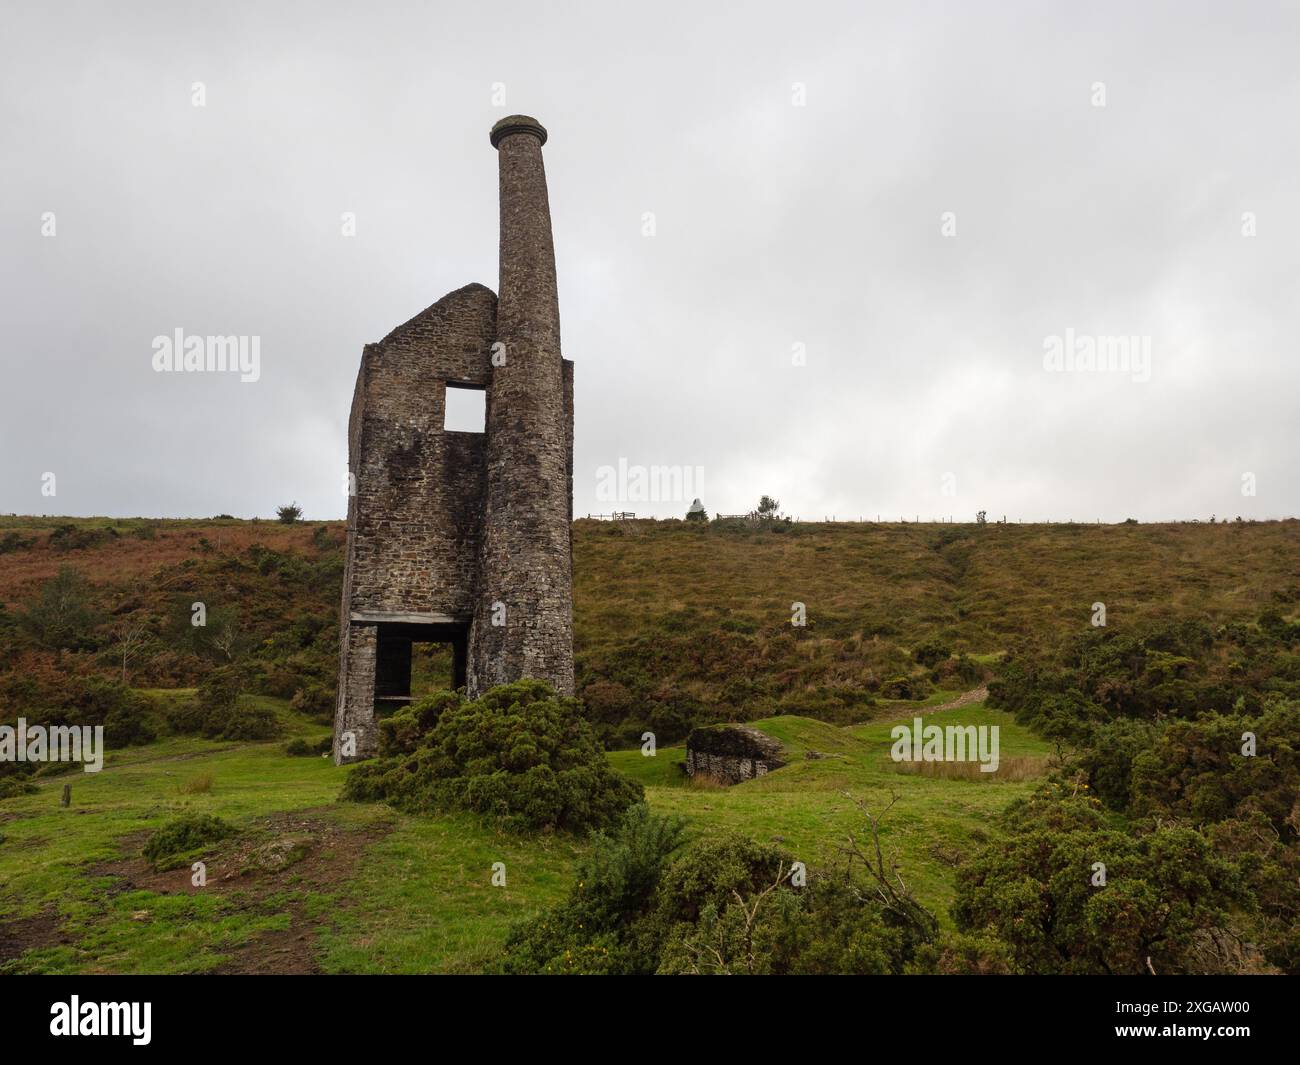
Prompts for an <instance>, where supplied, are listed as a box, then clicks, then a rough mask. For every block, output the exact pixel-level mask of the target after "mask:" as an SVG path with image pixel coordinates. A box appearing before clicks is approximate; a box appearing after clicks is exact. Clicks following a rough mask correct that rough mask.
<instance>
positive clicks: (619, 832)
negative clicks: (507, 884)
mask: <svg viewBox="0 0 1300 1065" xmlns="http://www.w3.org/2000/svg"><path fill="white" fill-rule="evenodd" d="M680 839H681V824H680V822H677V821H674V820H670V819H668V818H664V817H659V816H656V815H654V814H651V813H650V812H649V810H648V809H647V808H646V807H645V806H635V807H633V808H632V809H630V810H629V811H628V812H627V813H626V814H625V815H624V817H623V820H622V821H621V822H620V823H619V825H618V827H617V828H616V829H615V830H614V831H612V832H609V833H600V834H597V835H596V836H595V837H594V838H593V841H592V850H591V853H590V854H589V855H588V856H587V857H586V858H585V859H583V861H582V862H581V863H580V864H579V867H578V871H577V876H576V879H575V882H574V885H573V887H572V888H571V889H570V891H569V895H568V898H566V899H565V901H564V902H562V903H561V904H560V905H559V906H556V907H554V908H552V909H551V910H548V911H546V912H544V913H542V914H540V915H539V916H538V917H536V918H534V919H532V920H530V921H526V922H524V923H522V924H520V925H517V926H516V927H515V928H514V929H513V930H512V932H511V934H510V936H509V938H508V940H507V942H506V947H505V955H504V957H503V959H502V962H501V968H502V970H503V971H505V972H508V973H543V974H546V973H549V974H560V973H583V974H623V975H637V974H639V975H646V974H651V973H664V974H668V973H677V974H724V973H725V974H736V975H739V974H746V975H749V974H752V975H758V974H778V973H780V974H814V973H854V974H867V973H902V972H905V971H909V968H918V971H920V970H927V971H928V970H930V969H933V970H937V969H938V967H939V965H940V964H942V965H944V966H946V967H947V968H948V969H949V970H950V971H1005V969H1006V966H1007V963H1006V960H1005V955H1006V952H1005V950H1003V949H1001V948H999V947H998V946H997V945H989V944H988V943H986V942H984V941H983V940H974V939H972V940H971V942H963V943H960V944H956V945H952V944H944V947H943V949H942V950H941V949H939V948H938V947H935V948H934V951H933V957H932V958H931V957H929V956H926V957H923V956H922V955H920V954H919V950H920V948H921V947H923V946H926V947H929V946H931V944H932V942H934V941H935V937H934V936H933V935H932V934H931V932H930V928H931V926H932V922H933V918H931V917H930V916H929V915H928V914H925V912H924V911H921V910H918V911H917V913H919V914H921V915H922V916H923V920H922V921H921V922H920V923H918V922H917V921H915V920H913V919H912V918H913V916H915V915H904V914H902V913H901V912H899V911H897V910H894V909H891V908H890V907H889V906H886V905H882V904H881V902H880V899H881V896H880V895H878V894H876V893H874V892H873V891H872V890H871V889H870V888H869V887H867V886H865V885H863V884H862V883H861V882H860V880H859V878H858V877H856V876H849V875H848V874H847V872H846V873H842V874H840V875H836V876H830V877H817V876H810V878H809V880H808V883H807V884H806V885H804V886H799V887H796V886H794V884H792V883H791V874H792V872H793V870H794V863H793V859H792V858H791V856H790V855H789V854H787V853H786V852H785V851H784V850H783V849H782V848H780V847H777V846H775V845H773V844H769V843H759V842H757V841H755V840H752V839H749V838H747V837H745V836H742V835H738V834H735V833H727V834H723V835H719V836H714V837H709V838H706V839H703V840H700V841H698V842H696V843H694V844H693V845H691V846H689V847H686V848H682V847H681V846H680ZM972 943H975V944H976V947H978V949H976V947H972Z"/></svg>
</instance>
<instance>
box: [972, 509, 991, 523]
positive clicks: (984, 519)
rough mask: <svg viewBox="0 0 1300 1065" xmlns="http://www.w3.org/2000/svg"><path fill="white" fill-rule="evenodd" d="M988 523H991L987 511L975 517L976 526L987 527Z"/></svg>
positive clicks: (982, 511)
mask: <svg viewBox="0 0 1300 1065" xmlns="http://www.w3.org/2000/svg"><path fill="white" fill-rule="evenodd" d="M988 523H989V512H988V511H987V510H981V511H980V512H979V513H978V514H976V515H975V524H976V525H987V524H988Z"/></svg>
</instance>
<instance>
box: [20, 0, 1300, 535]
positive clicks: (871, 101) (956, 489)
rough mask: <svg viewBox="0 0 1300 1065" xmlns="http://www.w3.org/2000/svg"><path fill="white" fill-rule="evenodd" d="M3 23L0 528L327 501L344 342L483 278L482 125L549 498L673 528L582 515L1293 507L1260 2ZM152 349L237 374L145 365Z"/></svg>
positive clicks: (1289, 159) (136, 7)
mask: <svg viewBox="0 0 1300 1065" xmlns="http://www.w3.org/2000/svg"><path fill="white" fill-rule="evenodd" d="M0 10H2V11H3V22H2V24H0V192H2V195H0V292H3V304H4V314H3V317H2V318H0V340H2V341H3V350H4V371H5V374H4V384H3V386H2V388H0V454H2V456H3V458H2V459H0V511H3V512H5V513H9V512H16V513H20V514H32V513H34V514H46V513H49V514H76V515H95V514H104V515H113V516H130V515H155V516H206V515H213V514H217V513H222V512H225V513H231V514H234V515H237V516H253V515H262V516H269V515H271V514H273V512H274V508H275V507H276V505H277V504H281V503H285V502H288V501H289V500H294V499H296V500H297V501H298V502H299V503H300V504H302V506H303V507H304V508H305V511H306V514H307V516H308V517H309V518H336V517H340V516H342V515H343V513H344V511H345V502H346V500H345V496H344V495H343V493H342V483H343V471H344V470H345V468H346V453H347V442H346V427H347V416H348V406H349V402H350V399H351V395H352V389H353V385H354V383H355V379H356V372H357V367H358V363H359V360H360V357H361V349H362V346H363V345H364V344H365V343H367V342H371V341H376V340H379V339H381V338H382V337H383V336H384V335H385V334H386V333H387V332H388V331H389V330H390V329H392V328H393V327H394V326H396V325H398V324H400V323H401V322H404V321H405V320H406V319H408V318H409V317H411V316H412V315H413V314H415V313H417V312H418V311H420V310H421V309H422V308H424V307H426V306H428V305H429V304H430V303H432V302H434V301H435V300H436V299H438V298H439V297H441V296H442V295H443V294H445V293H446V292H448V291H450V290H452V289H455V288H459V287H460V286H462V285H464V284H466V283H468V282H470V281H480V282H482V283H484V284H487V285H489V286H490V287H493V288H495V287H496V281H497V249H496V239H497V172H496V166H497V161H496V154H495V152H494V151H493V150H492V148H491V146H490V145H489V143H488V137H487V133H488V129H489V128H490V126H491V124H492V123H493V122H494V121H496V120H497V119H498V118H501V117H502V116H504V115H506V114H511V113H516V112H521V113H525V114H531V115H535V116H537V117H538V118H539V119H540V120H541V121H542V122H543V123H544V124H545V125H546V126H547V128H548V129H549V131H550V141H549V142H548V144H547V146H546V148H545V157H546V165H547V171H548V179H549V184H550V195H551V206H552V215H553V224H554V230H555V244H556V252H557V263H558V271H559V285H560V309H561V317H562V323H563V346H564V354H565V356H566V357H568V358H571V359H572V360H573V361H574V362H575V364H576V381H577V409H576V437H577V444H576V459H575V477H574V493H575V504H574V508H575V511H576V512H577V513H578V514H585V513H587V512H589V511H591V512H608V511H610V510H611V509H625V510H632V511H636V512H638V513H640V514H651V513H654V514H658V515H660V516H667V515H677V514H681V513H682V512H683V510H684V503H682V502H680V501H676V500H670V501H661V502H648V501H640V500H636V499H634V498H633V499H623V500H619V501H616V502H614V503H611V502H609V501H606V500H605V499H603V498H600V497H599V496H598V488H599V487H600V485H601V480H600V477H599V476H598V470H599V468H600V467H602V466H617V464H618V463H619V460H620V459H621V460H624V461H625V462H626V463H627V464H628V466H629V467H638V466H639V467H645V468H648V467H652V466H677V467H686V468H690V469H692V470H695V469H697V468H698V469H700V470H702V471H703V487H702V488H701V489H699V491H697V492H692V493H691V494H699V495H701V496H702V497H703V500H704V503H705V505H706V507H708V509H709V511H710V512H715V511H721V512H724V513H730V512H739V511H743V510H747V509H749V508H751V507H752V506H753V505H754V503H755V501H756V500H757V498H758V496H759V495H760V494H761V493H764V492H766V493H769V494H771V495H773V496H776V497H777V498H778V499H780V501H781V503H782V508H783V509H784V510H786V511H788V512H789V513H791V514H795V515H800V516H802V517H804V518H816V519H820V518H822V517H823V516H829V515H836V516H839V517H857V516H859V515H861V516H870V517H874V516H875V515H877V514H880V515H881V516H882V517H885V518H894V519H897V518H898V517H900V516H906V517H907V518H908V520H911V519H912V518H914V517H916V516H920V517H921V518H922V519H923V520H927V519H929V518H932V517H937V516H939V515H943V516H947V515H949V514H951V515H953V516H954V517H956V519H957V520H970V519H972V518H973V516H974V514H975V512H976V511H977V510H980V509H985V510H987V511H988V512H989V513H990V515H991V516H993V517H1000V516H1001V515H1003V514H1006V515H1007V516H1008V517H1009V518H1011V519H1012V520H1015V519H1017V518H1019V519H1024V520H1037V519H1054V520H1064V519H1069V518H1073V519H1076V520H1077V519H1086V520H1095V519H1097V518H1100V519H1102V520H1107V521H1116V520H1122V519H1123V518H1125V517H1130V516H1131V517H1135V518H1139V519H1144V520H1145V519H1161V518H1182V517H1186V518H1191V517H1200V518H1202V519H1205V518H1208V517H1209V515H1210V514H1212V513H1216V514H1218V515H1220V516H1223V515H1228V516H1236V515H1238V514H1241V515H1243V516H1247V517H1251V516H1255V517H1269V516H1274V517H1276V516H1284V515H1295V514H1297V513H1298V512H1300V463H1298V462H1297V456H1298V455H1300V447H1298V446H1297V445H1298V444H1300V417H1298V416H1297V413H1298V408H1300V360H1298V359H1297V344H1298V338H1300V299H1298V298H1297V297H1298V296H1300V205H1298V204H1297V190H1298V188H1300V185H1298V184H1297V182H1298V180H1300V149H1298V147H1297V138H1298V136H1300V62H1297V41H1300V14H1298V13H1297V8H1296V6H1295V5H1287V6H1285V7H1284V6H1282V5H1274V4H1252V3H1245V4H1241V3H1234V4H1226V3H1224V4H1206V5H1197V4H1192V3H1177V4H1168V5H1165V4H1134V3H1132V2H1125V3H1114V4H1112V3H1090V4H1079V3H1075V2H1070V3H1056V4H1043V3H1032V4H1031V3H1025V4H1012V3H970V2H961V3H950V4H912V3H908V4H898V3H887V4H880V5H867V4H863V3H861V2H852V3H844V4H809V3H802V2H801V3H789V2H785V3H779V4H766V5H755V4H748V5H745V6H744V7H743V8H741V7H739V6H736V5H712V4H708V3H701V2H698V0H697V2H692V3H686V4H680V5H677V4H672V3H654V4H645V5H638V6H636V7H630V6H627V5H618V4H612V3H608V2H599V3H591V4H553V5H551V4H540V3H537V2H535V0H534V2H531V3H502V2H498V3H494V4H490V5H486V6H485V5H481V4H450V3H386V2H383V0H375V2H372V3H369V4H365V5H359V4H342V3H336V4H331V3H320V2H313V3H302V4H291V3H267V2H258V3H248V4H244V3H230V2H226V0H223V2H222V3H220V4H212V3H194V4H184V3H171V2H169V3H161V2H159V3H136V4H112V5H109V4H102V3H86V4H65V3H58V2H41V3H16V2H14V0H4V3H3V8H2V9H0ZM742 11H743V14H742ZM199 82H201V83H202V92H203V93H204V97H205V98H204V100H203V102H204V106H201V107H199V106H194V101H195V98H196V96H195V93H196V90H195V88H194V86H195V83H199ZM502 86H503V87H504V106H497V102H498V100H499V96H500V92H501V87H502ZM494 93H495V94H497V95H496V97H495V98H494ZM1103 105H1104V106H1103ZM346 212H350V213H352V214H354V215H355V219H356V235H355V236H350V237H349V236H344V235H343V233H342V230H343V224H342V216H343V215H344V213H346ZM648 213H649V214H652V215H653V220H652V221H653V235H646V234H647V229H648V226H649V222H648V219H647V215H648ZM51 216H52V218H51ZM50 230H52V231H53V232H52V233H51V232H50ZM945 231H946V232H945ZM1251 232H1253V234H1254V235H1249V234H1250V233H1251ZM176 329H183V330H184V332H185V334H186V335H199V336H203V335H244V336H249V337H258V338H260V341H259V342H260V356H261V359H260V378H259V379H258V380H257V381H255V382H241V381H240V380H239V376H238V375H232V374H226V375H211V374H200V373H189V374H186V373H179V374H177V373H158V372H155V370H154V368H153V365H152V361H153V356H154V350H153V347H152V342H153V338H154V337H156V336H159V335H171V334H172V333H173V332H174V331H175V330H176ZM1067 331H1068V332H1067ZM1068 335H1073V336H1074V337H1075V343H1076V347H1077V346H1078V345H1079V344H1080V343H1085V344H1086V343H1087V342H1088V341H1089V340H1090V339H1092V338H1098V339H1099V340H1100V341H1101V342H1102V343H1105V342H1106V339H1107V338H1110V337H1135V338H1139V340H1138V342H1137V344H1136V345H1135V347H1134V350H1135V352H1137V353H1139V354H1140V353H1141V351H1142V349H1143V345H1144V344H1145V345H1148V350H1149V352H1150V364H1149V373H1146V374H1144V373H1143V372H1142V368H1141V366H1140V365H1139V364H1137V363H1134V364H1132V367H1131V368H1130V371H1129V372H1123V371H1122V370H1119V369H1116V370H1107V371H1091V372H1089V371H1087V370H1084V369H1078V368H1075V369H1066V370H1062V371H1059V372H1055V371H1052V370H1049V369H1048V368H1047V365H1046V364H1045V356H1046V355H1047V353H1048V352H1049V350H1050V349H1051V348H1052V346H1053V343H1054V342H1053V341H1052V340H1051V338H1053V337H1059V338H1061V341H1062V344H1064V343H1066V341H1067V337H1068ZM1079 338H1085V339H1084V340H1082V341H1080V339H1079ZM801 360H802V365H800V364H799V362H800V361H801ZM1085 365H1086V364H1085ZM1148 376H1149V379H1144V378H1146V377H1148ZM46 473H54V474H55V477H56V480H55V485H56V489H55V490H56V492H57V494H56V495H55V496H53V497H50V496H48V495H43V494H42V486H43V484H47V483H48V481H47V479H44V478H43V475H44V474H46ZM1246 475H1253V480H1254V485H1255V491H1256V494H1255V495H1253V496H1251V495H1245V494H1243V484H1245V485H1246V486H1247V488H1246V490H1249V480H1250V478H1246ZM1243 478H1246V480H1245V481H1243ZM685 502H689V500H686V501H685Z"/></svg>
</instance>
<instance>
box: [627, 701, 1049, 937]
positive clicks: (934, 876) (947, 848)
mask: <svg viewBox="0 0 1300 1065" xmlns="http://www.w3.org/2000/svg"><path fill="white" fill-rule="evenodd" d="M913 705H915V706H918V707H919V706H920V705H921V704H913ZM924 720H925V723H926V724H927V725H929V724H937V725H950V724H952V725H955V724H961V725H998V726H999V728H1000V730H1001V733H1000V755H1001V757H1002V758H1004V759H1006V758H1008V757H1012V756H1016V755H1046V754H1047V753H1048V752H1049V748H1048V746H1047V745H1046V744H1045V743H1044V742H1043V741H1042V740H1040V739H1039V738H1038V737H1036V736H1034V735H1033V734H1032V733H1030V732H1029V731H1028V730H1026V729H1024V728H1021V727H1020V726H1018V725H1016V724H1015V722H1014V721H1012V719H1011V717H1010V715H1008V714H1005V713H1002V712H1000V711H996V710H989V709H986V708H985V707H984V706H983V705H982V704H979V703H976V704H972V705H971V706H967V707H962V708H960V709H957V710H946V711H941V712H939V713H934V714H928V715H926V716H925V719H924ZM754 724H755V725H756V727H758V728H759V729H762V730H763V731H764V732H766V733H767V734H768V735H770V736H773V737H775V738H776V739H778V740H780V741H781V742H782V743H784V744H785V745H786V746H787V747H788V748H789V750H790V752H791V754H792V755H793V759H792V761H791V763H790V764H789V765H788V766H786V767H785V768H783V769H781V770H779V771H777V772H774V773H770V774H768V775H767V776H764V777H760V778H758V779H756V780H752V781H749V782H747V783H745V784H742V785H740V786H738V787H733V788H709V789H701V788H697V787H694V786H692V785H690V784H688V783H687V781H686V777H685V774H684V773H683V772H682V771H681V770H680V769H679V768H678V766H679V765H680V763H681V762H682V760H683V756H684V755H683V751H682V749H681V748H668V749H661V750H660V751H659V752H658V754H657V755H656V757H654V758H646V757H644V756H643V755H642V754H641V753H640V752H639V751H619V752H615V753H613V754H611V755H610V759H611V761H612V762H613V763H614V765H615V766H616V767H617V768H619V769H621V770H622V771H623V772H626V773H628V774H629V775H631V776H634V777H636V778H637V779H638V780H640V781H641V782H642V783H643V784H644V785H645V787H646V795H647V798H648V800H649V802H650V805H651V807H652V809H654V810H655V811H656V812H659V813H670V814H677V815H679V816H682V817H685V818H686V819H687V820H688V824H689V832H690V833H691V834H695V835H700V834H706V833H711V832H717V831H721V830H732V831H736V832H741V833H745V834H748V835H751V836H753V837H754V838H756V839H759V840H776V841H779V842H780V843H782V844H783V845H784V846H785V847H786V848H788V849H789V850H790V851H791V852H792V853H793V854H794V856H795V857H796V858H797V859H799V860H801V861H804V862H806V863H807V864H808V865H809V866H810V867H818V866H820V867H825V866H826V865H827V864H828V863H834V862H837V861H840V860H841V858H840V853H839V847H840V845H842V844H843V843H844V842H845V839H846V836H847V833H848V832H850V831H856V832H861V830H862V829H863V827H864V824H865V822H864V819H863V817H862V814H861V812H860V810H859V809H858V808H857V806H856V805H855V804H854V802H853V801H852V800H851V799H850V798H849V797H848V796H849V795H852V796H853V797H854V798H856V799H859V800H861V801H863V802H865V803H866V804H867V806H868V808H869V809H870V810H871V811H872V812H873V813H877V814H878V813H880V812H882V811H883V810H884V808H885V806H886V805H887V804H888V803H889V802H890V799H891V796H892V795H893V794H894V793H897V794H898V796H899V800H898V802H897V803H896V804H895V805H894V807H893V808H892V809H891V810H890V812H889V814H888V816H887V817H886V818H885V820H884V825H883V829H882V831H881V838H882V840H883V841H884V843H885V844H886V846H887V847H888V848H891V849H892V850H894V851H895V852H896V853H897V856H898V858H899V860H900V863H901V869H902V871H903V875H904V878H905V879H906V880H907V882H908V884H909V885H910V886H911V887H912V888H913V890H914V891H915V892H916V894H917V896H918V897H919V898H920V899H921V900H922V901H923V902H925V903H926V904H927V905H928V906H930V907H931V908H932V909H934V910H935V911H936V912H937V913H938V915H939V917H940V919H941V920H942V921H944V922H945V923H947V920H948V918H947V908H948V905H949V903H951V901H952V897H953V872H954V866H955V863H956V862H957V861H959V860H960V859H961V858H962V857H964V856H966V855H969V854H970V852H971V851H973V850H974V849H975V848H976V847H977V846H978V845H979V844H980V843H982V842H984V841H985V840H986V839H987V838H988V831H989V824H990V822H991V821H992V819H993V817H994V815H995V814H997V813H998V812H999V811H1001V810H1002V809H1003V808H1004V807H1005V806H1006V804H1007V803H1008V802H1010V801H1011V800H1012V799H1013V798H1016V797H1018V796H1022V795H1026V794H1028V793H1029V792H1030V791H1031V790H1032V789H1033V788H1034V787H1035V783H1034V782H1033V781H1032V780H1030V781H1002V780H998V779H996V778H995V777H993V776H990V777H988V778H984V779H977V780H973V781H969V780H957V779H942V778H930V777H924V776H919V775H916V774H905V773H900V772H899V771H898V769H897V768H896V766H895V764H894V763H893V761H892V760H891V759H890V757H889V748H890V745H891V743H892V740H891V738H890V734H889V732H890V729H891V728H892V727H893V725H894V724H895V722H889V723H885V722H879V723H872V724H866V725H857V726H850V727H848V728H838V727H836V726H833V725H828V724H826V723H824V722H821V721H813V720H810V719H808V718H799V717H777V718H770V719H768V720H765V721H758V722H755V723H754ZM810 750H811V751H816V752H818V753H820V754H823V755H827V756H828V757H823V758H818V759H814V760H809V759H806V758H805V757H804V755H805V752H807V751H810Z"/></svg>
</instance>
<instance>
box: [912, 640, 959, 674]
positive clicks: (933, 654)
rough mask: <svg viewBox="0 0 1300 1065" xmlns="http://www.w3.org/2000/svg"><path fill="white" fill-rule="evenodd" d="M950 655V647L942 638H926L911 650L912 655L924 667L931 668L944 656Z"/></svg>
mask: <svg viewBox="0 0 1300 1065" xmlns="http://www.w3.org/2000/svg"><path fill="white" fill-rule="evenodd" d="M951 655H952V648H951V647H949V646H948V645H947V644H946V643H944V642H943V641H942V640H937V639H930V640H926V641H925V642H924V643H922V644H919V645H918V646H917V647H916V648H915V649H914V650H913V651H912V657H913V658H914V659H915V660H916V661H917V662H919V663H920V664H921V665H923V666H925V668H926V669H931V668H933V667H934V666H937V665H938V664H939V663H940V662H942V661H943V660H944V659H945V658H948V657H950V656H951Z"/></svg>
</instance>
